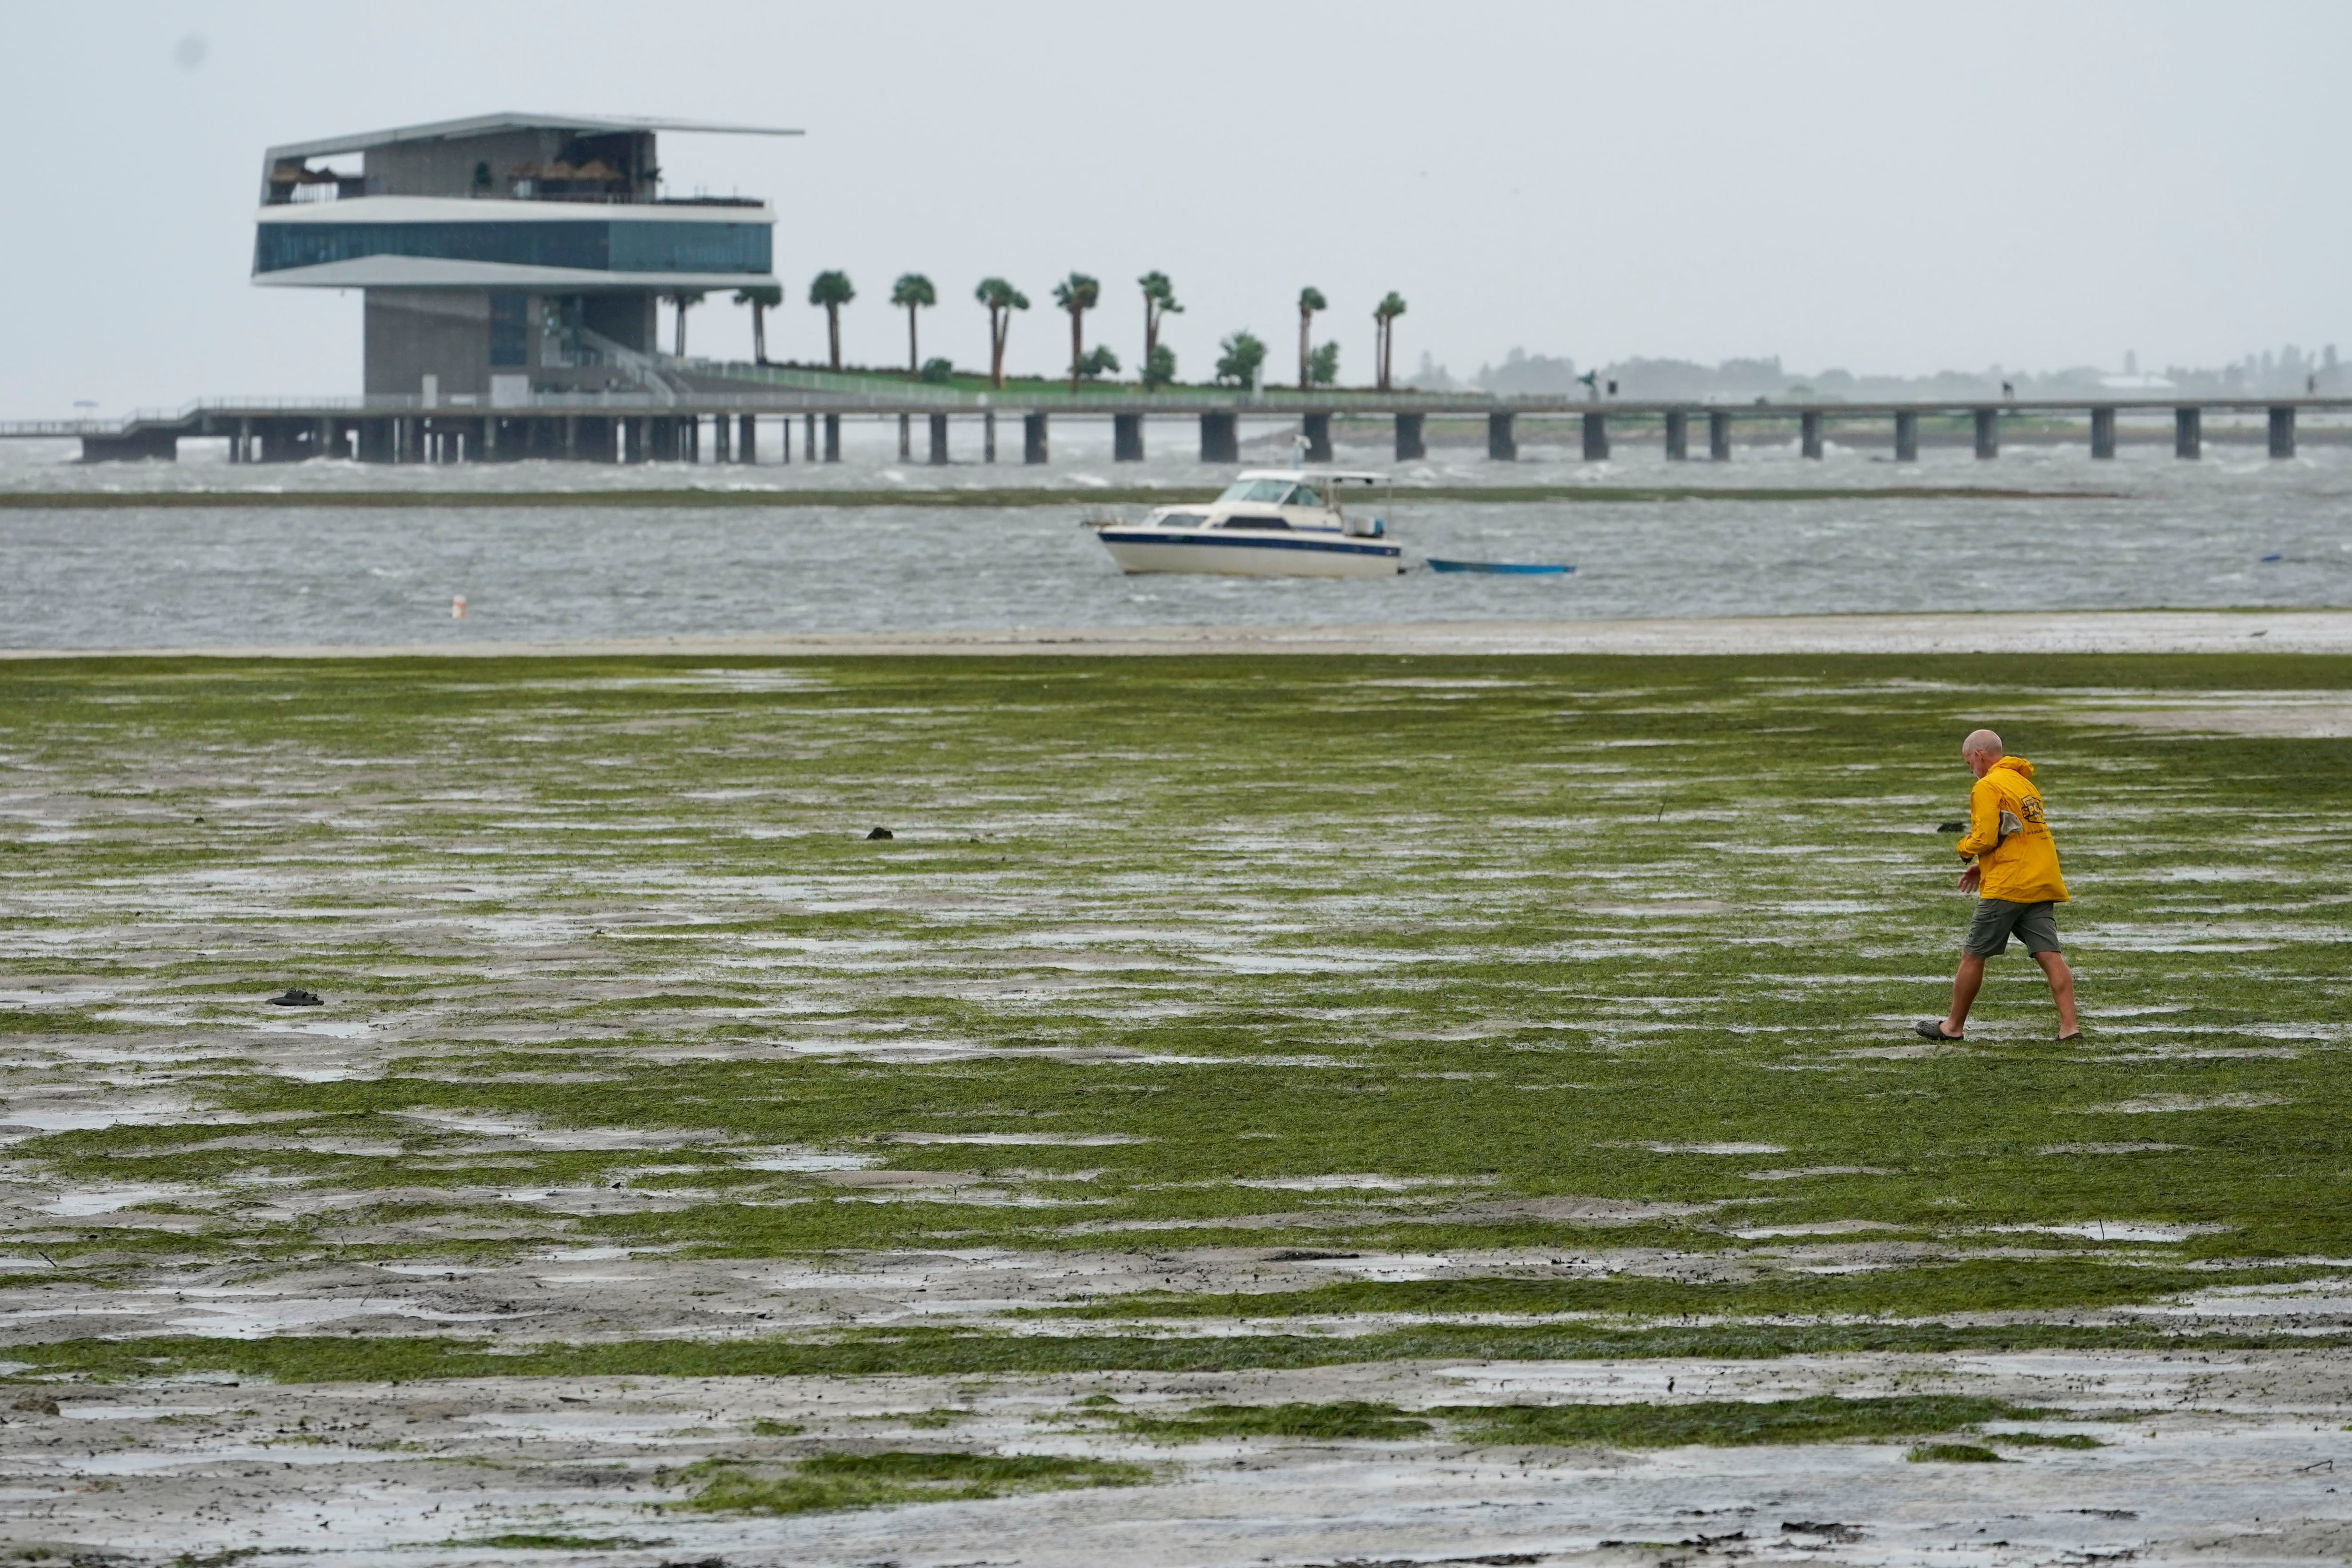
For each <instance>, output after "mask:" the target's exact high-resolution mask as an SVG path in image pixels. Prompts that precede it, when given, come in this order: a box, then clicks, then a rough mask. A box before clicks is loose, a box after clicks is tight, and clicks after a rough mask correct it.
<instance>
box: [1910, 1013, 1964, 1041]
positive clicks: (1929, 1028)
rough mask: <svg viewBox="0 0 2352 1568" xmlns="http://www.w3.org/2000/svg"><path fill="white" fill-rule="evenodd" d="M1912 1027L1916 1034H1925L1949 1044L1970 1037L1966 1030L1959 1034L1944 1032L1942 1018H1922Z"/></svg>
mask: <svg viewBox="0 0 2352 1568" xmlns="http://www.w3.org/2000/svg"><path fill="white" fill-rule="evenodd" d="M1911 1028H1912V1032H1913V1033H1915V1034H1918V1035H1922V1036H1925V1037H1927V1038H1928V1039H1931V1040H1941V1041H1943V1042H1944V1043H1945V1044H1946V1045H1950V1044H1951V1043H1952V1042H1953V1041H1954V1040H1964V1039H1967V1038H1968V1035H1967V1033H1966V1032H1965V1031H1964V1032H1962V1033H1960V1034H1957V1035H1948V1034H1946V1033H1944V1020H1942V1019H1941V1018H1922V1019H1920V1020H1919V1021H1918V1022H1917V1023H1916V1024H1914V1025H1912V1026H1911Z"/></svg>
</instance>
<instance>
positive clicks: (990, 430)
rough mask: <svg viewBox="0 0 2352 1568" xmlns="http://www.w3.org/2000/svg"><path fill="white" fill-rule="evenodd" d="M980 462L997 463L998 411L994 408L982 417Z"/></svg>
mask: <svg viewBox="0 0 2352 1568" xmlns="http://www.w3.org/2000/svg"><path fill="white" fill-rule="evenodd" d="M980 460H981V461H982V462H983V463H993V462H994V461H996V411H995V410H994V409H990V410H989V411H988V412H987V413H985V414H983V415H982V416H980Z"/></svg>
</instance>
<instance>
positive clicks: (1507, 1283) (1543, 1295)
mask: <svg viewBox="0 0 2352 1568" xmlns="http://www.w3.org/2000/svg"><path fill="white" fill-rule="evenodd" d="M2347 1268H2352V1265H2347ZM2347 1279H2352V1276H2347V1275H2346V1274H2344V1273H2341V1272H2339V1271H2337V1270H2336V1269H2334V1268H2323V1267H2316V1266H2315V1265H2312V1264H2298V1265H2293V1266H2287V1267H2273V1268H2229V1267H2226V1266H2209V1267H2201V1268H2179V1267H2169V1268H2168V1267H2166V1266H2165V1265H2163V1264H2161V1263H2157V1262H2153V1261H2149V1260H2147V1259H2136V1260H2133V1261H2130V1262H2126V1263H2107V1262H2101V1261H2098V1260H2095V1259H2090V1258H2075V1257H2073V1256H2068V1255H2056V1256H2052V1257H2049V1258H2017V1257H2003V1258H1990V1259H1989V1258H1964V1259H1961V1260H1960V1261H1957V1262H1941V1261H1928V1262H1921V1263H1916V1264H1914V1265H1912V1266H1910V1267H1901V1268H1873V1269H1870V1270H1868V1271H1866V1272H1862V1273H1853V1274H1822V1273H1808V1272H1801V1271H1797V1270H1791V1269H1788V1268H1768V1269H1764V1270H1762V1271H1759V1273H1758V1274H1757V1275H1755V1276H1754V1277H1751V1278H1748V1279H1737V1280H1723V1281H1691V1280H1685V1279H1661V1278H1658V1277H1655V1276H1646V1275H1635V1274H1624V1273H1619V1274H1613V1275H1610V1276H1608V1277H1606V1278H1602V1279H1591V1278H1577V1279H1529V1278H1527V1277H1525V1276H1523V1275H1491V1274H1490V1275H1478V1276H1473V1277H1468V1278H1453V1279H1352V1280H1349V1281H1347V1282H1345V1283H1342V1284H1335V1285H1325V1286H1319V1287H1317V1288H1315V1289H1307V1290H1265V1291H1238V1292H1229V1293H1227V1294H1224V1295H1218V1296H1201V1295H1192V1296H1187V1295H1180V1294H1176V1293H1174V1292H1160V1293H1139V1294H1136V1295H1132V1296H1125V1297H1118V1298H1112V1299H1107V1300H1098V1301H1093V1302H1089V1303H1087V1305H1084V1306H1070V1307H1051V1308H1044V1309H1037V1310H1035V1315H1037V1316H1050V1317H1064V1318H1076V1319H1093V1320H1104V1319H1114V1320H1120V1319H1123V1320H1182V1319H1199V1318H1241V1319H1252V1318H1255V1319H1274V1318H1306V1317H1332V1316H1342V1315H1349V1314H1355V1313H1367V1312H1381V1313H1402V1314H1414V1315H1434V1314H1444V1313H1550V1312H1577V1313H1595V1314H1608V1315H1615V1316H1622V1317H1627V1318H1658V1319H1668V1318H1672V1319H1688V1318H1694V1317H1696V1318H1707V1319H1721V1318H1759V1317H1769V1318H1782V1317H1817V1316H1823V1315H1836V1316H1847V1315H1856V1316H1866V1317H1885V1316H1901V1317H1905V1318H1928V1317H1937V1316H1940V1315H1943V1314H1947V1313H1955V1312H2030V1311H2041V1310H2050V1309H2053V1308H2084V1309H2089V1308H2097V1307H2108V1306H2118V1305H2125V1304H2135V1305H2136V1304H2138V1303H2142V1302H2147V1301H2157V1300H2164V1299H2165V1298H2167V1297H2171V1296H2179V1295H2185V1294H2188V1293H2189V1292H2192V1291H2200V1290H2217V1289H2236V1288H2243V1287H2246V1286H2259V1285H2278V1284H2293V1283H2299V1282H2303V1281H2306V1280H2320V1281H2329V1282H2334V1281H2338V1280H2347Z"/></svg>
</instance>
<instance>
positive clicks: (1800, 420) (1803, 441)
mask: <svg viewBox="0 0 2352 1568" xmlns="http://www.w3.org/2000/svg"><path fill="white" fill-rule="evenodd" d="M1797 447H1798V449H1799V450H1800V451H1801V452H1803V453H1804V455H1805V456H1806V457H1808V458H1811V459H1812V460H1813V461H1815V462H1817V463H1818V462H1820V461H1821V460H1822V416H1821V414H1820V413H1819V412H1818V411H1813V412H1809V413H1804V414H1800V415H1798V416H1797Z"/></svg>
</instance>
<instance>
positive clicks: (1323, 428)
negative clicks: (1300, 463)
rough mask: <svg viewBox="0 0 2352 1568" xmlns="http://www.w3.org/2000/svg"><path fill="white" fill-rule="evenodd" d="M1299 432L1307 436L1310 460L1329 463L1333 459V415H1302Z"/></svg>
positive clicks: (1308, 458) (1299, 421)
mask: <svg viewBox="0 0 2352 1568" xmlns="http://www.w3.org/2000/svg"><path fill="white" fill-rule="evenodd" d="M1298 433H1299V434H1300V435H1302V436H1304V437H1307V461H1308V462H1310V463H1328V462H1329V461H1330V460H1331V416H1329V415H1328V414H1302V415H1300V416H1298Z"/></svg>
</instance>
